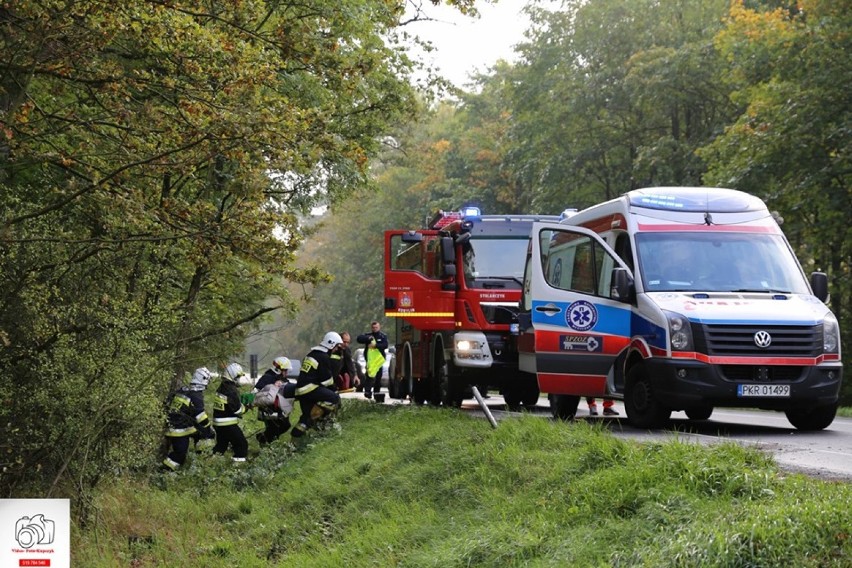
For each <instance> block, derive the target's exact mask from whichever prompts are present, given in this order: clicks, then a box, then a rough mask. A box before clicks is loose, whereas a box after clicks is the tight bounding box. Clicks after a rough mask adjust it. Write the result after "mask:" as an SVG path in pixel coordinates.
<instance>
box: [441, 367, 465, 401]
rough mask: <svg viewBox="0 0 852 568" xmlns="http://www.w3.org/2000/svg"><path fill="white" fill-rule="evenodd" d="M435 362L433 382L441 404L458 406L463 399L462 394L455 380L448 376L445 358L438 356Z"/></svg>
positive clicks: (448, 371)
mask: <svg viewBox="0 0 852 568" xmlns="http://www.w3.org/2000/svg"><path fill="white" fill-rule="evenodd" d="M435 363H436V365H435V379H436V381H435V382H436V383H437V387H438V392H439V393H440V397H441V404H443V405H444V406H446V407H447V408H460V407H461V405H462V402H463V401H464V396H463V394H462V390H461V389H460V388H459V385H458V384H457V381H455V380H453V378H452V377H450V370H449V368H448V365H447V362H446V360H444V358H443V356H439V358H438V359H436V360H435Z"/></svg>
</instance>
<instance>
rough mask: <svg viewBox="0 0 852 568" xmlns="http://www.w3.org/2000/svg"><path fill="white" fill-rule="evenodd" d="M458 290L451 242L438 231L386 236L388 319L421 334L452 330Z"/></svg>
mask: <svg viewBox="0 0 852 568" xmlns="http://www.w3.org/2000/svg"><path fill="white" fill-rule="evenodd" d="M455 290H456V266H455V249H454V246H453V242H452V239H451V238H449V237H441V236H440V235H439V234H438V231H434V230H423V231H386V232H385V290H384V292H385V316H386V317H388V318H404V319H405V320H407V321H408V322H409V323H410V324H412V325H413V326H414V327H415V328H417V329H420V330H421V331H435V330H441V329H453V326H454V321H455V318H454V314H455V312H454V309H455Z"/></svg>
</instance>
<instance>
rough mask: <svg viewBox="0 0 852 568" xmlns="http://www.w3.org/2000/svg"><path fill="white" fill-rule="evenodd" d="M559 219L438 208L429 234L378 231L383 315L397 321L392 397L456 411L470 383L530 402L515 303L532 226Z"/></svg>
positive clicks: (532, 394) (533, 390)
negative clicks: (382, 251) (381, 248)
mask: <svg viewBox="0 0 852 568" xmlns="http://www.w3.org/2000/svg"><path fill="white" fill-rule="evenodd" d="M558 219H559V217H558V216H552V215H551V216H545V215H539V216H534V215H482V214H481V213H480V211H479V210H478V209H477V208H464V209H462V210H461V211H457V212H444V211H440V212H438V213H437V214H436V215H435V216H434V217H433V218H432V220H431V221H430V222H429V223H428V225H427V228H426V229H418V230H392V231H386V232H385V258H384V261H385V284H384V287H385V290H384V291H385V316H386V317H388V318H392V319H393V320H394V321H395V322H396V326H395V328H396V329H395V332H396V333H395V347H396V365H395V366H394V370H393V373H392V377H391V379H390V385H389V391H390V396H391V398H405V397H406V396H410V397H411V399H412V400H413V401H414V402H416V403H420V404H422V403H425V402H429V403H432V404H443V405H446V406H459V405H460V404H461V403H462V401H463V399H465V398H468V397H470V396H471V389H470V387H471V386H473V385H477V386H479V387H480V390H482V389H483V388H488V387H493V388H497V389H499V390H500V391H501V392H502V393H503V395H504V396H505V397H506V402H507V403H508V404H509V405H510V406H518V405H521V404H526V405H530V406H531V405H535V404H536V402H537V401H538V398H539V391H538V385H537V383H536V380H535V375H532V374H519V373H518V350H517V335H518V318H517V313H518V301H519V299H520V296H521V285H522V279H523V274H524V259H525V258H526V251H527V245H528V242H529V235H530V228H531V227H532V224H533V222H534V221H552V222H555V221H558Z"/></svg>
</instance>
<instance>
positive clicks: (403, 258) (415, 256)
mask: <svg viewBox="0 0 852 568" xmlns="http://www.w3.org/2000/svg"><path fill="white" fill-rule="evenodd" d="M424 244H425V243H423V242H416V243H404V242H402V239H401V238H400V237H398V236H394V237H393V240H392V241H391V250H393V252H394V255H393V257H392V258H391V269H393V270H414V271H417V272H421V273H423V272H425V270H424V254H423V251H424V250H425V248H426V247H425V246H424Z"/></svg>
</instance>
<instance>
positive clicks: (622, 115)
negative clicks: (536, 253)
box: [508, 0, 733, 211]
mask: <svg viewBox="0 0 852 568" xmlns="http://www.w3.org/2000/svg"><path fill="white" fill-rule="evenodd" d="M726 5H727V3H726V2H724V1H721V0H720V1H714V2H699V1H697V0H689V1H685V2H676V3H675V2H671V3H660V2H656V1H653V0H648V1H642V2H629V3H625V2H618V1H615V0H598V1H594V2H579V1H578V2H574V1H569V2H564V3H563V7H562V9H561V10H548V9H545V8H540V7H531V8H530V15H531V21H532V23H533V26H532V28H531V29H530V30H529V31H528V33H527V38H528V41H527V42H526V43H525V44H523V45H522V46H520V48H519V51H520V53H521V55H522V63H521V64H520V65H519V66H518V69H517V71H516V73H515V76H514V78H513V79H514V84H515V86H516V87H515V90H514V94H513V97H514V101H513V102H514V104H513V105H512V115H513V125H514V128H513V129H512V132H511V134H510V136H511V137H512V139H513V141H514V148H513V149H512V151H511V152H509V155H508V167H510V168H511V169H513V170H514V171H515V172H516V175H517V176H519V183H521V184H522V185H523V186H524V187H525V188H526V189H527V191H530V192H532V203H533V205H534V206H536V208H537V209H546V210H555V211H561V210H562V209H564V208H565V207H580V208H582V207H585V206H588V205H591V204H593V203H597V202H599V201H603V200H606V199H611V198H613V197H615V196H617V195H619V194H621V193H623V192H624V191H627V190H629V189H633V188H635V187H641V186H648V185H685V184H696V183H698V182H699V180H700V176H701V174H702V173H703V171H704V166H703V164H702V163H701V162H700V160H697V159H696V157H695V156H694V153H693V152H694V150H695V149H696V148H698V147H700V146H701V145H703V144H705V143H706V142H707V141H709V140H710V139H712V136H714V135H715V132H717V131H718V129H719V128H721V125H723V124H725V122H726V120H727V119H728V117H729V116H731V111H732V110H733V107H732V106H731V105H730V104H729V103H728V100H727V93H726V92H724V91H722V90H720V89H719V87H718V85H719V82H718V81H717V71H718V69H719V66H718V64H717V62H716V58H715V54H714V53H713V50H712V38H713V34H714V32H715V31H716V29H718V28H719V27H720V26H721V17H722V15H723V14H724V13H725V6H726Z"/></svg>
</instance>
